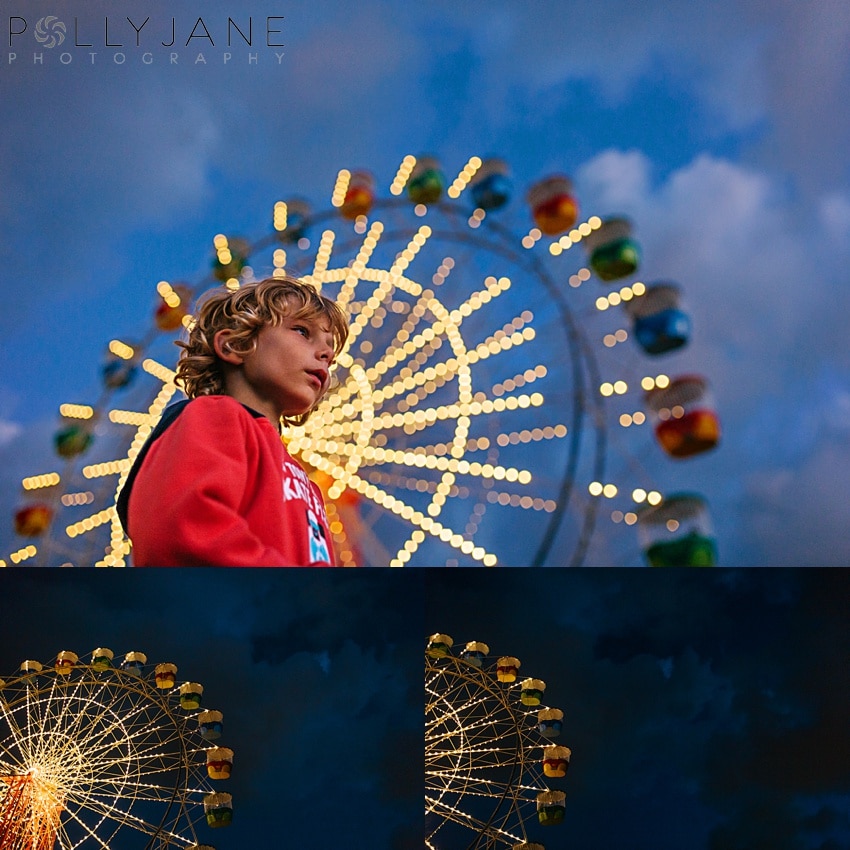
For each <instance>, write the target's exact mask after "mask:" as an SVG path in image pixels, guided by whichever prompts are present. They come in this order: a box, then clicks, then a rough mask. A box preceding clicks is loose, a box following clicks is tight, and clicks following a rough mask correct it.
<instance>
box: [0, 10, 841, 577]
mask: <svg viewBox="0 0 850 850" xmlns="http://www.w3.org/2000/svg"><path fill="white" fill-rule="evenodd" d="M5 9H6V10H7V11H8V15H6V14H5V12H4V17H3V19H2V21H0V23H2V27H3V30H2V32H0V39H2V41H3V48H2V52H0V120H2V126H3V133H2V135H0V187H2V193H0V225H2V233H3V237H2V240H0V252H2V264H0V267H2V269H3V272H2V274H3V283H4V287H3V291H4V292H5V294H6V299H5V305H4V309H3V311H2V316H1V317H0V338H2V358H0V558H7V557H8V554H9V553H10V552H12V551H14V550H15V549H17V548H18V547H20V546H23V545H25V544H26V542H27V541H26V540H23V539H22V538H18V537H15V536H14V535H13V534H12V528H11V516H12V514H13V513H14V510H15V509H16V507H18V506H19V505H20V504H21V502H22V494H21V491H20V481H21V479H22V478H23V477H24V476H27V475H34V474H36V473H41V472H47V471H52V470H54V469H57V468H58V460H57V458H56V457H55V454H54V453H53V450H52V436H53V434H54V432H55V431H56V430H57V428H58V426H59V416H58V406H59V404H61V403H63V402H76V403H89V404H91V403H94V402H96V401H97V399H98V398H99V396H100V393H101V386H100V368H101V364H102V358H103V353H104V350H105V347H106V344H107V343H108V341H109V340H111V339H114V338H120V339H125V338H126V339H133V338H139V337H141V336H143V335H144V333H145V332H146V331H147V329H148V328H149V327H150V322H151V319H150V316H151V313H152V310H153V308H154V306H155V303H156V295H155V291H154V288H155V286H156V283H157V282H158V281H159V280H162V279H167V280H169V281H172V282H173V281H178V280H190V281H197V280H200V279H201V278H202V277H203V276H204V275H205V274H206V273H207V272H208V269H209V260H210V243H211V239H212V237H213V236H214V235H215V234H216V233H219V232H225V233H242V234H244V235H246V236H248V237H250V238H258V237H259V236H261V235H263V234H265V233H267V232H268V231H269V221H270V215H271V209H272V205H273V204H274V202H275V201H277V200H279V199H281V198H283V197H292V196H296V195H298V196H302V197H305V198H307V199H308V200H310V201H311V203H312V204H313V205H314V207H315V208H316V209H322V208H324V207H327V206H328V199H329V195H330V190H331V188H332V186H333V182H334V179H335V177H336V174H337V172H338V170H339V169H340V168H343V167H346V168H350V169H356V168H366V169H369V170H371V171H372V172H374V174H375V175H376V178H377V181H378V193H379V194H380V195H382V196H384V197H388V186H389V183H390V182H391V180H392V178H393V176H394V174H395V172H396V169H397V168H398V166H399V163H400V162H401V160H402V158H403V157H404V156H405V155H407V154H414V155H419V154H422V153H430V154H433V155H434V156H436V157H438V159H439V160H440V162H441V163H442V164H443V167H444V169H445V171H446V173H447V175H448V176H449V179H451V178H452V177H453V176H454V175H455V174H457V173H458V171H459V170H460V169H461V168H462V167H463V164H464V163H465V162H466V161H467V160H468V159H469V157H470V156H472V155H473V154H477V155H480V156H500V157H502V158H504V159H505V160H506V161H507V162H508V163H509V165H510V167H511V171H512V178H513V181H514V186H515V189H514V197H513V200H512V202H511V205H510V207H509V208H508V209H507V210H506V211H505V218H504V221H505V222H506V224H508V225H509V226H510V227H512V228H513V229H514V230H515V231H516V232H518V233H522V232H527V229H528V227H529V226H530V224H531V220H530V216H529V213H528V210H527V207H526V205H525V200H524V197H525V191H526V189H527V187H528V186H530V185H531V184H532V183H533V182H534V181H536V180H538V179H540V178H542V177H545V176H547V175H549V174H552V173H556V172H557V173H565V174H568V175H570V176H571V177H572V178H573V180H574V181H575V186H576V193H577V196H578V198H579V201H580V204H581V210H582V214H583V215H589V214H593V213H596V214H599V215H602V216H606V215H613V214H625V215H627V216H629V217H630V218H631V219H632V220H633V222H634V224H635V232H636V237H637V239H638V240H639V242H640V244H641V247H642V252H643V258H644V259H643V265H642V267H641V269H640V279H641V280H645V281H653V280H660V279H665V280H673V281H676V282H678V283H679V284H680V285H681V287H682V290H683V292H684V296H685V300H686V308H687V310H688V312H689V313H690V315H691V317H692V321H693V337H692V340H691V342H690V344H689V345H688V347H686V348H685V349H682V350H681V351H679V352H675V353H671V354H667V355H663V356H662V357H661V358H660V359H658V360H655V361H652V362H650V361H649V360H647V358H646V357H645V356H643V355H640V354H638V352H637V350H636V346H634V345H633V343H632V341H631V340H630V341H628V343H627V344H624V345H621V346H619V347H618V348H617V349H615V351H614V352H613V353H611V357H612V358H613V359H611V360H604V361H603V363H606V364H607V363H610V364H612V365H611V368H610V371H611V373H612V374H613V373H614V372H615V370H621V371H622V373H623V374H624V375H625V374H628V375H629V376H632V380H634V377H635V376H638V377H639V376H640V375H642V374H655V373H656V372H660V371H664V372H667V373H669V374H687V373H698V374H702V375H704V376H706V377H707V378H708V380H709V382H710V384H711V387H712V390H713V394H714V397H715V401H716V405H717V411H718V415H719V418H720V421H721V424H722V436H721V441H720V444H719V446H718V447H717V448H716V449H714V450H713V451H711V452H707V453H705V454H703V455H700V456H698V457H694V458H689V459H685V460H679V461H676V460H671V459H670V458H667V457H665V456H664V454H663V453H662V452H661V450H660V449H659V447H658V446H657V444H655V442H654V440H653V437H652V434H651V431H650V429H649V427H648V426H644V427H643V430H641V431H639V430H638V429H632V431H633V432H634V433H632V432H630V433H629V434H627V435H626V434H625V433H622V434H621V433H620V432H621V431H623V429H619V426H618V425H617V424H616V416H615V415H614V414H613V413H612V414H611V416H610V429H611V433H612V434H613V433H615V432H616V434H615V437H614V438H612V440H611V442H610V444H609V469H610V470H611V475H612V476H617V475H619V474H620V473H621V472H625V473H628V474H631V473H630V471H631V470H634V469H635V468H636V467H639V468H640V469H641V470H642V471H643V472H642V474H645V475H647V476H649V477H651V479H652V480H653V481H654V482H656V483H657V487H658V489H659V490H661V491H662V492H664V493H669V492H672V491H675V490H687V491H693V492H697V493H700V494H702V495H703V496H704V497H705V498H706V500H707V503H708V505H709V510H710V513H711V517H712V520H713V524H714V529H715V532H716V538H717V547H718V552H719V563H720V564H722V565H727V566H777V565H778V566H782V565H789V566H794V565H803V566H817V565H830V566H843V565H848V564H850V537H848V535H847V534H846V528H847V525H848V509H847V505H848V504H850V475H849V474H848V472H850V441H848V436H850V357H848V346H847V344H846V340H847V332H846V321H847V315H848V314H850V290H848V287H847V285H846V284H847V267H848V262H850V167H848V166H849V165H850V163H848V158H847V150H848V145H850V114H849V113H848V111H847V109H846V94H847V91H848V89H850V64H848V50H847V45H848V43H850V7H848V5H847V4H846V3H844V2H841V0H814V1H813V2H807V3H800V2H797V0H771V2H767V0H739V2H731V0H722V2H717V3H710V4H709V3H691V2H684V0H675V2H669V0H664V2H657V1H656V0H648V2H644V3H641V4H634V3H625V2H617V0H602V2H593V3H591V2H563V0H557V2H544V0H531V2H523V3H515V2H508V0H504V2H503V0H495V2H490V3H479V2H467V0H463V2H429V3H426V4H403V3H399V2H387V0H362V2H358V3H340V2H336V0H315V2H310V3H307V2H301V0H255V2H252V3H250V4H248V5H245V4H239V5H238V6H234V5H232V4H231V5H228V4H227V3H225V2H223V0H211V2H207V3H204V4H203V9H201V8H200V7H198V8H197V9H188V8H185V9H184V8H182V7H181V9H180V10H179V13H178V12H176V11H175V7H174V4H169V3H165V2H163V1H162V0H133V2H117V3H116V2H112V0H110V2H103V0H92V2H87V3H85V4H83V3H81V2H79V0H56V2H48V1H47V0H32V2H27V3H25V4H24V3H21V2H14V0H13V2H10V3H7V4H5ZM200 15H203V20H204V22H205V24H206V26H207V28H208V30H209V32H210V37H211V41H213V42H214V46H213V45H211V44H210V41H207V40H206V39H204V40H203V41H202V42H198V41H197V40H194V41H193V42H192V43H191V44H190V45H189V46H186V41H187V40H188V39H189V36H190V35H191V32H192V27H193V25H194V23H195V21H196V20H197V18H198V17H199V16H200ZM249 15H250V16H251V18H252V21H253V26H254V28H255V30H254V38H255V45H257V44H258V45H259V46H258V47H255V48H252V51H253V52H254V53H256V54H257V58H256V62H252V61H251V60H250V57H249V55H248V54H249V52H250V51H249V50H248V49H247V48H246V47H245V46H244V45H242V46H241V47H240V46H239V45H238V44H237V45H233V46H232V48H231V49H230V53H231V54H232V55H231V57H230V59H229V60H228V62H227V63H225V61H224V53H225V52H226V46H225V41H226V23H227V18H228V16H231V17H233V18H234V19H235V20H237V19H238V20H242V19H244V18H245V17H247V16H249ZM47 16H55V17H56V18H57V19H60V20H61V21H62V22H63V23H64V24H65V25H66V32H67V40H66V41H65V42H64V44H63V45H61V46H57V47H55V48H49V47H47V46H45V44H46V43H45V42H38V41H37V40H36V38H35V35H36V24H37V21H39V20H40V19H42V18H46V17H47ZM128 17H129V18H131V19H132V21H134V22H135V23H136V25H139V24H140V23H141V22H142V21H143V20H145V18H149V19H150V20H149V22H148V23H147V24H146V27H145V29H143V30H142V32H141V35H140V37H139V38H140V44H139V46H138V47H137V46H136V35H135V32H134V31H133V30H132V28H131V27H130V24H129V23H128V22H127V18H128ZM267 17H271V18H272V19H273V23H271V24H270V26H271V28H272V29H274V28H275V27H279V29H280V33H277V34H275V33H274V32H273V33H271V34H269V35H268V40H269V41H271V42H273V43H278V41H277V40H279V42H280V43H283V44H284V45H285V47H284V48H277V49H278V51H279V52H280V53H281V55H280V56H278V55H277V54H276V53H275V48H273V47H267V46H266V40H267V34H266V31H265V30H266V19H267ZM280 17H282V20H278V18H280ZM172 19H173V20H174V27H175V39H176V46H175V47H174V48H165V47H162V46H161V43H162V42H163V41H165V42H167V41H168V40H169V38H170V35H171V26H172ZM22 20H23V21H25V22H26V31H25V32H23V33H22V34H20V35H16V34H15V33H17V32H18V31H20V30H21V28H22V23H21V21H22ZM74 21H76V22H77V26H76V34H75V32H74ZM75 39H76V43H77V44H84V45H89V44H90V45H91V46H86V47H82V46H80V47H77V46H76V45H75ZM10 41H11V46H10ZM115 44H121V45H122V48H121V49H120V50H119V48H118V47H115V46H110V45H115ZM146 48H147V52H148V53H149V56H150V60H149V62H150V63H149V64H148V59H145V58H144V56H145V53H146ZM170 50H173V51H176V52H177V54H178V57H177V60H176V64H171V62H170V59H169V51H170ZM62 51H65V54H66V55H67V56H68V57H70V60H69V61H67V64H63V62H65V61H66V60H60V56H61V55H63V54H62ZM119 52H120V53H121V54H122V55H123V57H124V61H123V63H122V64H118V63H117V62H116V61H115V60H116V59H117V54H118V53H119ZM12 54H14V57H12V56H11V55H12ZM91 54H94V57H93V58H92V56H91ZM198 54H203V60H204V61H203V62H199V61H198ZM39 55H40V56H41V58H40V59H38V58H36V57H37V56H39ZM591 283H592V284H593V286H595V287H596V289H593V290H587V291H588V292H589V293H591V294H592V295H593V297H595V295H596V294H598V292H603V291H607V290H605V289H604V288H603V287H601V285H600V284H599V283H598V282H596V281H592V282H591ZM567 289H569V288H568V287H567ZM582 291H584V290H582ZM573 295H575V297H576V298H578V297H579V295H578V294H576V293H572V292H570V296H571V297H573ZM512 297H513V298H515V299H516V301H515V302H514V303H515V305H516V308H517V310H522V309H523V306H522V297H521V294H519V293H517V292H514V293H513V295H512ZM592 301H593V298H592V297H591V298H590V303H592ZM538 312H539V311H538ZM582 315H584V314H582ZM540 319H541V321H542V325H543V326H544V327H545V317H542V316H540ZM585 330H586V333H587V336H588V339H589V340H590V343H591V344H592V346H593V347H594V348H595V349H598V350H599V352H605V349H604V347H603V346H602V342H601V338H602V335H603V332H602V330H601V326H600V325H599V324H598V321H597V320H596V319H594V320H593V321H590V320H588V324H587V327H586V328H585ZM550 356H551V358H552V360H553V361H555V360H556V359H557V358H559V357H562V356H563V354H562V352H561V351H559V350H555V351H552V352H551V354H550ZM604 356H606V357H607V356H608V354H605V355H604ZM606 368H607V367H606ZM606 374H607V373H606ZM629 404H631V405H632V408H631V409H636V408H638V407H639V406H640V405H641V399H640V391H639V390H637V391H636V392H633V393H632V396H631V398H630V399H629ZM558 416H559V412H558V410H557V409H553V411H552V419H551V420H550V421H559V420H558ZM92 451H93V452H94V453H96V450H95V449H93V450H92ZM95 459H96V460H105V459H109V458H108V456H102V457H101V456H98V457H97V458H95ZM627 479H628V476H627V475H626V477H625V478H624V483H623V485H622V486H624V487H625V486H626V484H625V481H626V480H627ZM614 480H618V479H616V478H615V479H614ZM585 498H586V496H585ZM608 513H610V510H609V509H608V508H607V507H606V506H605V505H603V509H602V515H601V517H600V520H599V523H598V525H597V530H596V533H595V535H594V539H593V542H592V544H591V546H590V549H589V551H588V556H587V559H586V564H587V565H591V566H604V565H611V564H617V565H624V566H638V565H640V564H641V563H642V559H641V554H640V548H639V546H638V543H637V540H636V535H635V529H633V528H631V529H629V528H626V527H625V526H624V525H623V524H620V525H616V524H614V523H613V522H611V520H610V518H609V517H608ZM4 518H5V519H4ZM535 533H536V532H535ZM549 563H550V564H557V563H558V558H557V553H556V554H555V555H554V556H553V558H552V559H550V561H549ZM517 565H521V564H519V563H517Z"/></svg>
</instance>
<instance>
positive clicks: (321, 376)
mask: <svg viewBox="0 0 850 850" xmlns="http://www.w3.org/2000/svg"><path fill="white" fill-rule="evenodd" d="M306 371H307V374H308V375H311V376H312V377H314V378H315V379H316V380H317V381H318V382H319V387H324V386H325V384H326V383H327V380H328V373H327V372H326V371H325V370H324V369H307V370H306Z"/></svg>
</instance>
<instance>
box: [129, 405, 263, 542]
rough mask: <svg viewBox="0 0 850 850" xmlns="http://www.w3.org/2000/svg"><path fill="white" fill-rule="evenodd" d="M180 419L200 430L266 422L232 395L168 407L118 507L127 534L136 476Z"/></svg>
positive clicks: (136, 461)
mask: <svg viewBox="0 0 850 850" xmlns="http://www.w3.org/2000/svg"><path fill="white" fill-rule="evenodd" d="M178 418H185V419H186V421H187V424H189V423H191V424H192V425H200V426H203V423H204V422H211V421H213V420H216V421H218V422H219V423H221V421H222V420H226V421H227V422H229V423H237V422H239V421H240V420H241V421H243V422H246V423H247V422H250V421H251V420H263V419H265V417H264V416H263V415H262V414H261V413H259V412H257V411H256V410H252V409H251V408H250V407H246V406H245V405H244V404H241V403H240V402H238V401H236V399H235V398H232V397H231V396H228V395H202V396H198V397H197V398H194V399H188V398H186V399H182V400H181V401H177V402H175V403H174V404H170V405H168V407H166V408H165V410H164V411H163V413H162V416H161V417H160V419H159V422H157V424H156V426H155V427H154V429H153V431H151V433H150V436H149V437H148V438H147V440H146V441H145V443H144V445H143V446H142V448H141V450H140V451H139V453H138V455H136V458H135V460H134V461H133V466H132V467H131V469H130V472H129V474H128V475H127V480H126V481H125V482H124V486H123V487H122V488H121V492H120V493H119V494H118V499H117V501H116V505H115V507H116V510H117V512H118V518H119V519H120V520H121V525H122V526H123V527H124V529H125V531H126V529H127V514H128V511H129V504H130V493H131V492H132V490H133V484H134V482H135V479H136V476H137V475H138V473H139V470H140V469H141V468H142V464H143V463H144V462H145V458H146V457H147V455H148V453H149V452H150V450H151V448H152V447H153V446H154V444H155V443H156V442H157V440H159V439H160V438H161V437H162V436H163V434H165V433H166V432H168V430H169V429H170V428H171V427H172V425H174V423H175V422H176V421H177V419H178Z"/></svg>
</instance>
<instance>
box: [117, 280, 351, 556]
mask: <svg viewBox="0 0 850 850" xmlns="http://www.w3.org/2000/svg"><path fill="white" fill-rule="evenodd" d="M347 336H348V322H347V320H346V318H345V315H344V314H343V312H342V310H341V309H340V308H339V307H338V306H337V304H336V303H335V302H333V301H331V300H330V299H328V298H325V297H324V296H321V295H319V294H318V293H317V292H316V290H315V289H314V288H313V287H312V286H310V285H309V284H306V283H302V282H301V281H298V280H296V279H294V278H269V279H267V280H263V281H261V282H259V283H254V284H245V285H243V286H242V287H240V288H239V289H237V290H236V291H233V292H230V291H222V292H217V293H215V294H214V295H212V296H210V297H208V298H207V299H206V300H205V301H204V303H203V305H202V306H201V308H200V311H199V313H198V316H197V320H196V323H195V326H194V328H193V329H192V330H191V332H190V333H189V340H188V342H178V343H177V344H178V345H180V346H181V347H182V348H183V349H184V351H183V353H182V355H181V358H180V362H179V364H178V366H177V377H176V378H175V382H176V383H178V384H179V385H181V386H182V388H183V390H184V391H185V393H186V395H187V396H188V397H189V401H183V402H179V403H178V404H175V405H172V406H171V407H169V408H167V409H166V411H165V413H164V414H163V417H162V420H161V421H160V423H159V424H158V425H157V427H156V429H155V430H154V431H153V433H152V434H151V436H150V437H149V439H148V441H147V443H146V444H145V446H144V447H143V448H142V451H141V452H140V453H139V456H138V457H137V458H136V461H135V463H134V465H133V469H132V470H131V472H130V475H129V476H128V478H127V482H126V484H125V485H124V488H123V490H122V491H121V494H120V496H119V499H118V513H119V516H120V517H121V521H122V523H123V525H124V528H125V530H126V531H127V534H128V536H130V538H131V540H132V541H133V561H134V563H135V565H136V566H202V565H206V566H231V567H237V566H240V567H262V566H267V567H284V566H333V565H334V560H333V547H332V545H331V537H330V533H329V530H328V521H327V516H326V515H325V507H324V504H323V502H322V496H321V493H320V491H319V488H318V487H317V486H316V485H315V484H314V483H313V482H311V481H310V480H309V479H308V478H307V475H306V473H305V472H304V470H303V469H302V468H301V467H300V466H299V465H298V463H297V462H296V461H295V460H293V458H292V457H291V456H290V454H289V452H288V451H287V450H286V448H285V447H284V445H283V444H282V442H281V437H280V434H281V423H284V424H302V423H303V422H304V421H306V419H307V417H308V416H309V415H310V413H311V412H312V411H313V409H314V408H315V407H316V405H318V403H319V401H320V400H321V398H322V396H324V394H325V392H326V391H327V389H328V384H329V380H330V378H329V370H330V367H331V365H332V364H333V361H334V358H335V357H336V356H337V355H338V354H339V353H340V351H341V350H342V348H343V346H344V344H345V340H346V338H347Z"/></svg>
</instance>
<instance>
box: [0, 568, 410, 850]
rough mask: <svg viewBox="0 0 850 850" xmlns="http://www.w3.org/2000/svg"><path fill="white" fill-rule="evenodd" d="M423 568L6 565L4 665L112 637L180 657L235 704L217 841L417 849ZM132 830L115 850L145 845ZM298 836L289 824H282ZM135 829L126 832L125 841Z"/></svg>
mask: <svg viewBox="0 0 850 850" xmlns="http://www.w3.org/2000/svg"><path fill="white" fill-rule="evenodd" d="M422 581H423V574H422V573H421V572H418V571H413V570H403V571H402V570H399V571H394V572H386V573H383V574H381V575H375V574H371V573H363V572H359V571H342V570H329V571H323V570H233V571H222V570H191V571H190V570H146V571H143V570H138V571H121V572H113V571H103V570H99V571H94V570H85V571H75V572H73V573H72V572H70V571H65V572H55V571H51V572H50V573H49V574H47V573H42V572H41V571H29V572H27V571H11V570H4V571H2V572H0V635H2V639H0V677H2V678H11V677H12V676H14V675H15V673H16V671H17V669H18V666H19V664H20V663H21V661H23V660H24V659H36V660H39V661H41V662H42V663H43V664H48V663H51V662H52V660H53V659H54V658H55V656H56V653H57V652H59V651H61V650H66V649H70V650H73V651H74V652H77V653H78V654H79V655H80V657H81V659H82V658H84V657H85V658H86V659H87V658H88V657H90V653H91V651H92V650H93V649H95V648H96V647H99V646H106V647H109V648H111V649H112V650H113V651H114V652H115V655H116V657H117V658H120V657H123V655H124V653H126V652H127V651H131V650H141V651H143V652H145V653H146V654H147V656H148V660H149V663H150V664H155V663H158V662H160V661H171V662H173V663H175V664H177V666H178V673H177V676H178V681H199V682H201V683H202V684H203V685H204V688H205V690H204V705H205V706H206V707H209V708H217V709H219V710H220V711H222V712H223V714H224V724H225V726H224V734H223V736H222V738H221V739H220V740H219V741H218V742H217V743H218V744H220V745H222V746H228V747H231V748H232V749H233V750H234V752H235V757H234V772H233V776H232V778H231V779H230V780H228V782H227V783H226V784H227V785H228V786H229V787H226V788H225V787H224V784H222V785H221V787H220V788H219V789H218V790H226V791H229V792H230V793H232V794H233V799H234V821H233V824H232V825H231V826H230V827H229V828H227V829H218V830H215V831H212V830H208V829H204V831H203V832H202V833H201V836H200V837H201V841H202V842H208V843H210V844H213V845H214V846H215V847H216V848H217V850H235V848H242V847H250V846H276V847H345V848H352V850H357V848H364V850H365V848H382V849H383V848H387V850H410V848H416V849H417V850H418V848H419V846H420V843H421V835H420V832H421V827H420V824H421V818H422V815H421V812H422V780H421V778H420V777H421V775H422V767H421V765H422V755H421V753H422V731H421V730H422V719H421V718H422V708H421V703H420V693H421V685H420V681H421V679H420V676H421V657H422V656H421V647H422V633H423V630H424V629H423V618H422V601H421V600H422ZM136 835H137V834H136V833H133V832H130V831H127V834H125V835H123V836H122V837H123V839H124V840H123V841H122V843H121V845H120V847H119V846H115V845H113V847H112V850H137V848H141V847H142V846H143V845H142V844H139V843H137V842H136V841H135V839H136ZM284 836H285V838H284ZM125 842H126V843H125Z"/></svg>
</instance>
